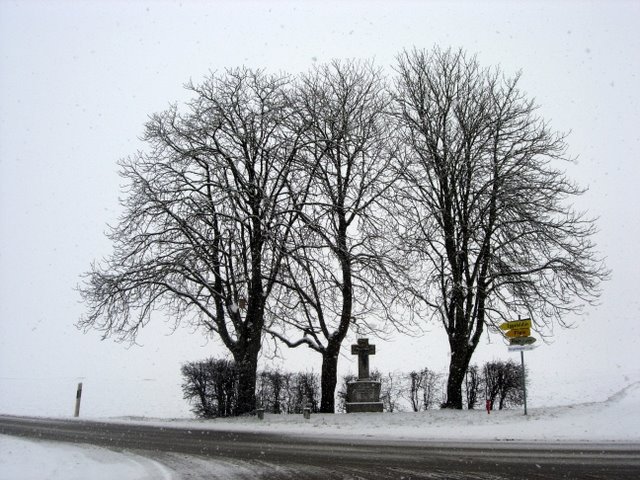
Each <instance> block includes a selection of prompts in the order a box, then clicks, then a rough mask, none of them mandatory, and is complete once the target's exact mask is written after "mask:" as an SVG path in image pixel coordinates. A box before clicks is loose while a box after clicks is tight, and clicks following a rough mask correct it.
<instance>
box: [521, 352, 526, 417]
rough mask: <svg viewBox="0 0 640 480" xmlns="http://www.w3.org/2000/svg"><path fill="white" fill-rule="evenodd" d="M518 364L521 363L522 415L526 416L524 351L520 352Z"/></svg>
mask: <svg viewBox="0 0 640 480" xmlns="http://www.w3.org/2000/svg"><path fill="white" fill-rule="evenodd" d="M520 362H521V363H522V391H523V392H524V414H525V415H526V414H527V378H526V373H525V369H524V350H520Z"/></svg>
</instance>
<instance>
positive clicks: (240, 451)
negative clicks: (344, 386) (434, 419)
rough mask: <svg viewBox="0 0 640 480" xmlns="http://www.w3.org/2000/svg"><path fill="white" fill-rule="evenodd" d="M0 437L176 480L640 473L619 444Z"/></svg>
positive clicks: (91, 425) (130, 429) (52, 429)
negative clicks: (148, 469)
mask: <svg viewBox="0 0 640 480" xmlns="http://www.w3.org/2000/svg"><path fill="white" fill-rule="evenodd" d="M0 433H2V434H11V435H17V436H27V437H32V438H39V439H42V440H57V441H63V442H72V443H82V444H93V445H97V446H102V447H108V448H109V449H112V450H114V451H116V452H117V451H126V452H128V454H130V453H131V454H133V455H135V458H140V457H147V459H149V460H150V461H154V462H157V463H158V464H161V465H163V466H164V467H163V468H165V469H168V470H170V471H171V472H172V476H171V477H170V478H175V479H204V478H252V479H253V478H261V479H280V478H291V479H294V478H295V479H321V478H329V479H332V478H333V479H347V478H351V479H353V478H363V479H396V478H406V479H410V478H414V479H416V478H449V479H456V478H469V479H487V480H489V479H491V480H499V479H515V478H539V479H543V478H544V479H554V478H592V479H598V478H616V479H626V478H628V479H631V478H633V479H636V478H638V476H639V475H640V447H639V446H638V445H637V444H635V445H632V444H624V443H620V444H596V443H588V444H565V443H560V444H556V445H549V444H541V443H525V442H475V443H474V442H451V441H449V442H447V441H438V442H434V441H432V442H427V441H399V440H390V439H389V440H373V439H363V438H359V439H353V438H351V439H350V438H348V437H345V438H342V439H341V438H337V437H333V438H330V439H329V438H327V439H325V438H321V437H307V436H304V437H303V436H287V435H280V434H273V435H270V434H265V433H255V432H238V431H235V432H231V431H220V430H207V429H200V430H198V429H188V428H173V427H159V426H154V425H139V424H126V423H120V424H118V423H115V424H114V423H108V422H91V421H79V420H53V419H33V418H18V417H6V416H0ZM85 448H86V447H85ZM110 453H112V454H114V455H115V453H114V452H113V451H112V452H110ZM154 465H155V463H154ZM165 474H166V472H165V473H163V475H165ZM117 477H118V478H120V479H122V478H126V477H122V476H120V475H118V476H117ZM17 478H20V477H17ZM132 478H136V477H132ZM141 478H146V477H144V476H143V477H141ZM160 478H161V477H160Z"/></svg>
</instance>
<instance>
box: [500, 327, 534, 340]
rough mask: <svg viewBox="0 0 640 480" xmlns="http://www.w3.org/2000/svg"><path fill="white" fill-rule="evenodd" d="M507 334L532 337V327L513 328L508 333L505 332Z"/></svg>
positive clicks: (510, 336) (513, 336) (508, 335)
mask: <svg viewBox="0 0 640 480" xmlns="http://www.w3.org/2000/svg"><path fill="white" fill-rule="evenodd" d="M505 335H506V336H507V337H508V338H515V337H530V336H531V329H530V328H512V329H511V330H509V331H508V332H507V333H505Z"/></svg>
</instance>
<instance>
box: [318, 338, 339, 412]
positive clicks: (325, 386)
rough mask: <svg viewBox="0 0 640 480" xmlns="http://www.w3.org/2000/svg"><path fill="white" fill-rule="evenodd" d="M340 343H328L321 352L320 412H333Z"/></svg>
mask: <svg viewBox="0 0 640 480" xmlns="http://www.w3.org/2000/svg"><path fill="white" fill-rule="evenodd" d="M339 353H340V344H339V343H338V344H337V346H336V345H332V344H329V345H328V346H327V349H326V350H325V351H324V352H323V353H322V373H321V375H320V388H321V392H322V393H321V395H322V396H321V398H320V413H335V409H336V398H335V394H336V385H337V383H338V354H339Z"/></svg>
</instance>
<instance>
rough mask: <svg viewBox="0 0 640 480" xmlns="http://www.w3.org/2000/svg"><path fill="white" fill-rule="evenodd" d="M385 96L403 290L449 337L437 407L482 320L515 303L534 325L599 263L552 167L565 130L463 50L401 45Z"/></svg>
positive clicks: (457, 380) (597, 274)
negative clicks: (407, 267) (394, 139)
mask: <svg viewBox="0 0 640 480" xmlns="http://www.w3.org/2000/svg"><path fill="white" fill-rule="evenodd" d="M397 74H398V75H397V81H396V84H395V104H396V108H397V118H398V123H399V128H400V129H401V130H400V131H401V139H402V142H403V144H404V145H405V146H406V152H405V153H406V155H405V156H404V162H403V168H402V170H401V173H402V175H403V180H404V182H405V183H404V185H403V187H404V188H402V189H398V192H399V194H400V195H401V197H399V198H398V203H399V205H400V207H399V208H398V211H397V216H398V217H399V218H402V224H401V227H400V229H399V244H400V245H401V247H400V248H401V249H402V250H403V252H404V253H405V255H407V257H409V258H411V259H412V261H411V264H412V265H414V266H415V269H414V271H413V278H414V280H413V282H412V283H410V284H409V285H407V288H408V289H410V290H411V292H412V293H413V294H414V295H415V296H416V297H417V298H419V299H421V300H422V301H423V302H424V303H425V304H426V305H428V306H429V307H431V308H432V309H433V311H434V312H435V313H434V316H435V317H436V318H438V319H439V320H440V321H441V322H442V324H443V326H444V328H445V330H446V332H447V335H448V338H449V346H450V350H451V362H450V366H449V378H448V384H447V401H446V403H445V406H446V407H449V408H462V382H463V381H464V376H465V372H466V371H467V368H468V365H469V362H470V360H471V357H472V355H473V352H474V351H475V349H476V346H477V345H478V342H479V340H480V338H481V335H482V332H483V331H484V329H485V327H486V326H496V325H497V324H498V323H500V322H501V321H503V320H505V319H513V318H515V316H516V314H518V313H526V314H527V315H528V316H530V317H531V318H532V319H534V321H535V322H536V326H537V327H538V328H539V329H542V328H543V327H545V326H548V325H550V324H552V323H554V322H557V323H559V324H560V325H563V326H564V325H565V321H564V317H565V314H567V313H568V312H573V311H576V310H579V309H580V308H581V307H582V306H583V305H584V304H585V302H587V303H589V302H594V301H595V299H596V298H597V296H598V293H599V291H598V286H599V283H600V281H601V280H603V279H604V278H606V276H607V272H606V270H605V268H604V266H603V264H602V262H601V260H600V259H599V258H598V257H597V254H596V252H595V247H594V244H593V243H592V236H593V234H594V231H595V225H594V221H593V220H591V219H589V218H587V217H586V216H585V215H584V214H582V213H577V212H576V211H575V210H574V209H573V208H572V206H571V203H570V201H571V200H572V199H573V198H574V197H576V196H578V195H580V194H582V193H583V190H582V189H580V188H579V187H578V186H576V185H575V184H574V183H572V182H571V181H570V180H568V179H567V177H566V176H565V174H564V173H563V171H562V170H560V169H559V167H558V165H559V164H560V163H561V162H564V161H567V160H569V158H568V157H567V144H566V143H565V136H564V135H562V134H559V133H556V132H554V131H552V130H551V129H550V127H549V125H548V124H547V123H546V122H545V121H544V120H543V119H542V118H541V117H540V116H539V115H538V113H537V106H536V105H535V103H534V101H533V100H530V99H528V98H527V97H526V95H525V94H524V93H523V92H522V91H521V90H520V89H519V88H518V81H519V75H517V76H515V77H514V78H505V77H504V76H503V74H502V73H501V72H500V71H499V70H498V69H482V68H481V67H480V66H479V65H478V62H477V61H476V59H475V58H470V57H468V56H467V55H466V54H465V53H464V52H462V51H452V50H447V51H441V50H439V49H437V48H436V49H434V50H433V51H430V52H428V51H422V50H413V51H405V52H403V53H402V54H401V55H399V57H398V64H397Z"/></svg>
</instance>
